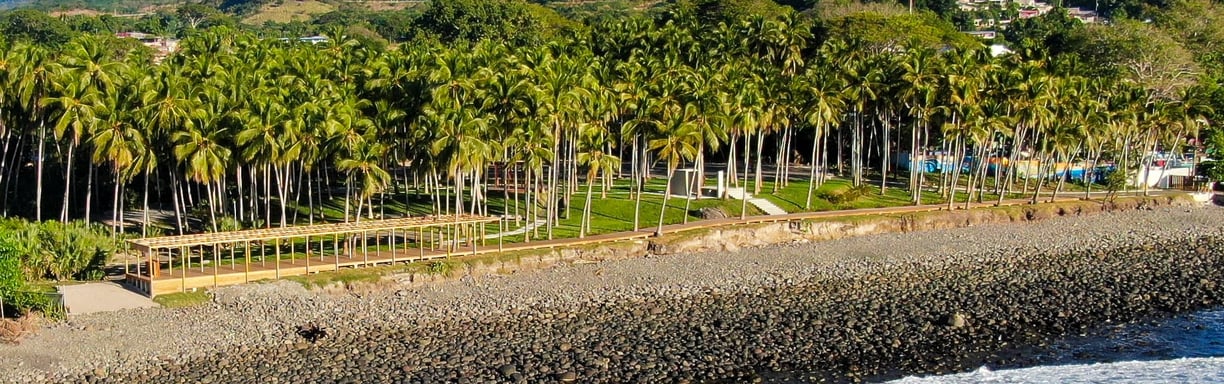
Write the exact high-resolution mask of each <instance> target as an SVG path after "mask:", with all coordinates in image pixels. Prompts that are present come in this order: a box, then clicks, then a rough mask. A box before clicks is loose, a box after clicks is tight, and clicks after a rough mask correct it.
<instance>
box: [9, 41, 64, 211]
mask: <svg viewBox="0 0 1224 384" xmlns="http://www.w3.org/2000/svg"><path fill="white" fill-rule="evenodd" d="M14 51H15V52H17V53H16V55H15V58H17V59H18V60H16V61H15V62H14V63H13V64H10V65H11V66H12V67H13V73H12V74H10V76H11V77H13V78H14V80H15V82H14V85H15V88H16V91H17V99H18V100H17V102H18V103H19V104H20V105H21V106H23V108H24V109H25V110H26V111H27V112H28V113H29V116H30V121H37V122H38V139H37V140H38V153H37V155H36V157H37V161H38V164H37V168H36V170H35V172H36V175H35V182H34V184H35V186H34V196H35V197H34V220H37V221H41V220H42V203H43V199H42V192H43V171H44V169H45V168H46V158H47V156H46V145H47V130H46V121H47V116H46V111H45V109H44V107H43V99H44V98H45V97H46V96H47V93H48V91H49V90H50V89H51V88H52V82H53V80H54V74H53V73H52V71H51V68H50V66H49V65H50V64H51V63H52V56H51V52H50V51H49V50H47V49H46V48H43V47H42V46H40V45H35V44H22V45H17V46H16V47H15V49H14Z"/></svg>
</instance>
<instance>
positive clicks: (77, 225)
mask: <svg viewBox="0 0 1224 384" xmlns="http://www.w3.org/2000/svg"><path fill="white" fill-rule="evenodd" d="M0 238H4V239H8V240H10V242H9V246H10V247H11V249H12V252H13V253H14V254H16V255H17V258H18V260H19V261H20V263H21V266H22V268H21V270H22V275H23V280H24V281H32V280H40V279H53V280H66V279H76V280H97V279H100V278H102V276H103V270H102V267H103V266H105V264H106V260H107V259H108V258H109V257H110V255H111V254H112V253H114V251H115V249H116V248H117V247H116V245H117V243H116V241H115V240H114V239H112V238H111V237H110V235H109V234H108V233H107V229H106V228H105V227H103V226H100V225H91V224H86V223H84V222H80V221H73V222H68V223H61V222H58V221H44V222H41V223H32V222H28V221H25V220H18V219H9V220H0Z"/></svg>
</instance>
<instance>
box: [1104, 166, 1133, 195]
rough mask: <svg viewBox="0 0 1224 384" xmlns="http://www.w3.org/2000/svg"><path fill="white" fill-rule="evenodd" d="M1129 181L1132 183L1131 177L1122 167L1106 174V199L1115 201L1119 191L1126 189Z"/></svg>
mask: <svg viewBox="0 0 1224 384" xmlns="http://www.w3.org/2000/svg"><path fill="white" fill-rule="evenodd" d="M1127 183H1130V177H1129V176H1128V175H1127V173H1126V171H1125V170H1123V169H1122V168H1118V169H1115V170H1113V171H1112V172H1109V174H1108V175H1105V191H1106V192H1108V193H1106V194H1105V200H1108V201H1113V200H1114V198H1115V197H1117V194H1118V191H1121V190H1123V189H1126V187H1127Z"/></svg>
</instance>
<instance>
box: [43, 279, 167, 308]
mask: <svg viewBox="0 0 1224 384" xmlns="http://www.w3.org/2000/svg"><path fill="white" fill-rule="evenodd" d="M58 289H59V291H60V293H63V294H64V306H66V307H68V314H69V315H83V314H86V313H94V312H109V311H117V310H120V309H128V308H148V307H156V306H157V303H154V302H153V300H152V299H150V298H148V297H146V296H144V295H141V294H139V293H136V292H133V291H129V290H127V288H124V287H123V286H121V285H119V284H115V283H85V284H75V285H61V286H59V287H58Z"/></svg>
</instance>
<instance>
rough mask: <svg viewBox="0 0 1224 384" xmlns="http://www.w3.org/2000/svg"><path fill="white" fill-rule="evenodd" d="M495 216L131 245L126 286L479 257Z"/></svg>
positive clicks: (167, 286) (147, 287)
mask: <svg viewBox="0 0 1224 384" xmlns="http://www.w3.org/2000/svg"><path fill="white" fill-rule="evenodd" d="M493 223H497V224H496V225H497V232H496V233H497V235H494V236H495V237H496V238H497V242H498V244H497V246H498V248H500V247H501V245H502V243H501V236H500V233H502V230H503V229H504V227H505V222H504V220H502V219H501V218H498V217H488V216H475V215H446V216H429V217H413V218H401V219H388V220H367V221H354V222H347V223H334V224H320V225H306V226H290V227H278V228H263V229H251V230H242V231H230V232H215V233H200V234H190V235H180V236H163V237H150V238H143V239H134V240H128V244H129V245H130V246H131V249H132V251H133V252H129V253H128V254H129V258H130V257H132V256H134V255H133V253H134V254H136V255H139V256H138V257H139V259H138V260H131V259H129V260H128V262H127V263H125V265H128V266H133V265H134V268H133V267H127V268H128V270H126V271H125V275H126V280H127V282H128V283H129V284H131V285H132V286H134V287H136V288H137V289H138V290H141V291H142V292H144V293H145V294H147V295H149V296H156V295H160V294H165V293H171V292H183V291H189V290H193V289H196V288H204V287H208V288H214V287H218V286H222V285H232V284H241V283H246V282H251V281H255V280H262V279H279V278H281V277H285V276H295V275H305V274H310V273H316V272H323V271H334V270H338V269H340V268H345V267H359V266H367V265H375V264H386V263H397V262H411V261H419V260H424V259H428V258H435V257H445V256H449V255H452V254H466V253H472V254H475V253H477V251H478V250H479V248H480V247H483V246H485V241H486V239H487V238H489V237H490V236H488V235H486V233H487V231H488V230H490V229H492V228H490V227H491V226H492V224H493Z"/></svg>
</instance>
